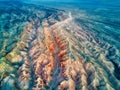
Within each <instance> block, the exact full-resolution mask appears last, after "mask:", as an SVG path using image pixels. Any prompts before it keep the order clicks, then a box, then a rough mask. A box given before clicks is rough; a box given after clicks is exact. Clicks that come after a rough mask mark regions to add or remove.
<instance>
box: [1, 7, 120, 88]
mask: <svg viewBox="0 0 120 90" xmlns="http://www.w3.org/2000/svg"><path fill="white" fill-rule="evenodd" d="M25 7H26V6H24V5H23V6H22V8H23V9H25ZM29 8H30V6H29ZM29 8H28V11H29V12H31V13H32V11H34V10H38V11H39V9H37V8H34V7H32V8H30V9H29ZM31 10H32V11H31ZM41 10H43V11H42V12H41V13H40V15H38V11H35V12H34V14H35V17H34V18H32V17H30V16H27V18H28V20H29V22H27V24H26V25H25V26H24V27H25V28H24V29H23V30H22V32H21V33H20V36H19V37H20V38H19V40H18V41H16V42H13V43H15V45H14V47H12V49H11V50H10V51H9V52H7V53H6V54H3V51H4V52H5V50H6V49H5V48H2V50H1V52H0V53H2V54H1V58H0V84H1V86H0V87H1V89H2V90H5V89H6V88H7V87H8V88H7V89H6V90H119V88H120V81H119V77H117V76H116V75H118V74H116V75H115V69H116V68H115V66H114V64H113V63H112V62H111V61H109V59H108V58H109V57H108V56H107V55H108V54H109V53H112V52H114V51H115V52H114V53H113V54H111V56H110V57H114V56H119V55H120V53H119V51H117V49H116V48H114V47H113V46H111V45H110V44H108V43H106V42H103V41H102V40H101V39H99V38H98V37H97V36H96V35H95V34H94V33H93V32H90V31H89V30H85V29H83V28H82V26H81V25H80V24H79V23H78V22H77V21H75V19H74V18H72V16H71V14H70V13H66V12H64V11H60V10H53V9H45V8H42V9H41ZM46 10H47V12H50V13H49V14H48V13H47V12H46ZM13 14H14V13H13ZM23 14H25V13H23ZM46 14H47V15H48V16H47V17H44V15H46ZM25 15H27V14H25ZM41 15H43V16H41ZM23 16H24V15H23ZM41 17H44V18H43V19H40V18H41ZM40 20H41V22H40ZM26 21H27V19H26ZM11 23H12V22H11ZM16 37H17V35H16ZM6 40H7V39H6ZM8 41H9V40H8ZM4 43H5V41H4ZM3 47H4V45H3ZM6 47H7V45H6ZM118 69H119V67H118Z"/></svg>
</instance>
